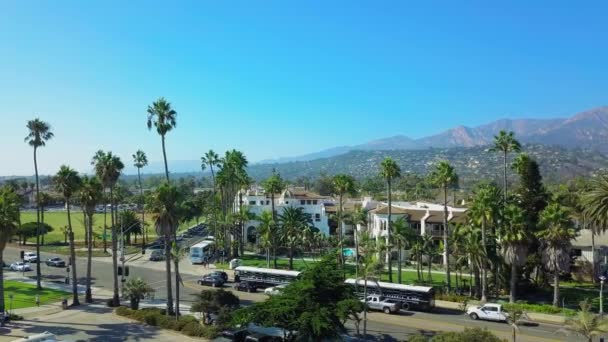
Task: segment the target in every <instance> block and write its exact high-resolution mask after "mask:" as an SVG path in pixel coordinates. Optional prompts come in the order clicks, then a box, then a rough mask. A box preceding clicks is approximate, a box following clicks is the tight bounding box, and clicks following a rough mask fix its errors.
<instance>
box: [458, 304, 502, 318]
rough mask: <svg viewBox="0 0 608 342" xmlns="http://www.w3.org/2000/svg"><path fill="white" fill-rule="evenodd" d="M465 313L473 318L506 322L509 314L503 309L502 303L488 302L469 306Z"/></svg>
mask: <svg viewBox="0 0 608 342" xmlns="http://www.w3.org/2000/svg"><path fill="white" fill-rule="evenodd" d="M467 315H469V317H471V319H473V320H478V319H484V320H488V321H497V322H506V321H507V319H508V318H509V314H508V313H507V312H505V311H504V310H503V308H502V305H500V304H490V303H486V304H484V305H483V306H475V307H472V308H469V309H468V310H467Z"/></svg>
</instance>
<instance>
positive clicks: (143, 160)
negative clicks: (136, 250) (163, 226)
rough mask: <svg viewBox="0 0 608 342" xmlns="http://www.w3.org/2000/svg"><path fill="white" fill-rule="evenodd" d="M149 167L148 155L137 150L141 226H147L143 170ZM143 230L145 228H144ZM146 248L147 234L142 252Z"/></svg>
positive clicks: (134, 158) (136, 164) (144, 236)
mask: <svg viewBox="0 0 608 342" xmlns="http://www.w3.org/2000/svg"><path fill="white" fill-rule="evenodd" d="M146 165H148V158H147V157H146V153H145V152H144V151H142V150H137V152H135V154H134V155H133V166H135V167H136V168H137V181H138V183H139V197H140V206H141V208H140V209H141V224H142V225H145V224H146V211H145V210H144V188H143V187H142V186H141V169H142V168H143V167H144V166H146ZM142 228H143V227H142ZM145 248H146V234H142V236H141V250H142V251H143V250H144V249H145Z"/></svg>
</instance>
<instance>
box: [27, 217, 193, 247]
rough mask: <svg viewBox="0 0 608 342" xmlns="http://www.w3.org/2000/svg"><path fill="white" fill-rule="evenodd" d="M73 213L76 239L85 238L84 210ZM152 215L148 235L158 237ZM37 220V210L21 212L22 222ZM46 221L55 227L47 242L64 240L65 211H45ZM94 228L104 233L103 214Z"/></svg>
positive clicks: (95, 218) (149, 220)
mask: <svg viewBox="0 0 608 342" xmlns="http://www.w3.org/2000/svg"><path fill="white" fill-rule="evenodd" d="M71 214H72V228H73V229H74V239H76V240H84V223H83V222H84V217H83V215H82V211H73V212H71ZM151 217H152V216H151V215H146V225H147V229H148V236H149V237H150V238H151V239H152V238H156V231H155V229H154V226H153V224H152V220H151ZM106 219H107V225H108V227H109V226H110V215H109V213H108V215H107V218H106ZM27 222H36V212H35V211H26V212H22V213H21V223H27ZM44 222H45V223H47V224H48V225H50V226H51V227H53V231H52V232H50V233H49V234H47V235H46V237H45V243H49V242H56V241H63V240H64V235H63V233H62V232H61V228H62V227H66V226H67V225H68V218H67V214H66V212H65V211H52V212H45V213H44ZM193 223H194V222H187V223H184V224H182V225H180V230H182V229H185V228H187V227H190V226H192V224H193ZM93 230H94V231H95V232H96V233H97V234H102V233H103V214H95V216H93ZM108 239H110V233H109V229H108ZM33 241H34V239H30V240H28V243H32V242H33Z"/></svg>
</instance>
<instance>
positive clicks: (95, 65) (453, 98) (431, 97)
mask: <svg viewBox="0 0 608 342" xmlns="http://www.w3.org/2000/svg"><path fill="white" fill-rule="evenodd" d="M607 4H608V3H606V2H605V1H597V2H595V3H593V2H591V1H590V2H584V3H581V2H574V1H535V2H534V4H533V5H530V2H527V1H525V2H524V1H522V2H519V3H518V2H515V1H506V2H502V4H498V3H497V2H494V1H479V2H467V1H445V2H433V1H419V2H414V1H394V2H391V1H298V2H296V1H192V2H183V1H164V2H153V1H95V2H93V1H2V2H0V44H1V45H0V101H1V103H2V105H1V106H0V117H1V118H2V133H1V134H0V147H1V151H2V152H1V153H0V174H2V175H7V174H21V175H30V174H32V173H33V171H32V169H33V165H32V161H31V149H30V148H29V147H28V146H27V145H26V144H24V143H23V138H24V136H25V135H26V133H27V132H26V129H25V123H26V121H27V120H28V119H31V118H34V117H40V118H41V119H43V120H45V121H48V122H50V123H51V125H52V126H53V130H54V132H55V134H56V138H55V139H53V141H51V142H49V144H48V146H47V147H46V148H44V150H43V151H41V157H40V164H41V167H40V168H41V171H42V172H43V173H49V172H53V173H54V172H55V171H56V170H57V169H58V167H59V165H60V164H61V163H67V164H69V165H71V166H73V167H75V168H77V169H78V170H80V171H89V170H90V167H89V165H88V162H89V160H90V157H91V156H92V154H93V153H94V151H96V150H98V149H100V148H101V149H105V150H112V151H114V152H115V153H118V154H119V155H120V156H122V157H123V159H125V160H126V161H127V162H128V163H129V164H130V163H131V154H133V152H134V151H135V150H137V149H138V148H142V149H144V150H145V151H146V152H147V153H148V155H149V159H150V160H160V159H161V150H160V139H159V137H158V136H157V135H156V134H155V133H152V132H148V130H147V128H146V126H145V121H146V108H147V105H148V104H150V103H151V102H152V101H154V100H155V99H157V98H158V97H159V96H165V97H166V98H168V99H169V100H170V101H171V102H172V103H173V105H174V108H175V109H176V110H177V112H178V113H179V114H178V126H177V128H176V130H174V131H173V132H171V133H170V134H169V135H168V137H167V147H168V155H169V159H173V160H190V159H198V158H199V157H200V155H201V154H202V153H203V152H204V151H206V150H208V149H210V148H213V149H215V150H216V151H218V152H220V153H223V151H224V150H226V149H229V148H236V149H240V150H242V151H244V152H245V153H246V155H247V156H248V157H249V159H250V160H251V161H256V160H261V159H267V158H275V157H281V156H292V155H299V154H303V153H308V152H314V151H317V150H320V149H324V148H328V147H333V146H337V145H350V144H358V143H362V142H365V141H368V140H371V139H375V138H381V137H386V136H391V135H396V134H404V135H408V136H411V137H421V136H425V135H429V134H433V133H438V132H440V131H442V130H444V129H447V128H450V127H452V126H455V125H458V124H464V125H471V126H474V125H477V124H482V123H485V122H488V121H491V120H493V119H496V118H502V117H513V118H514V117H538V118H542V117H561V116H569V115H572V114H574V113H576V112H578V111H582V110H585V109H589V108H592V107H596V106H599V105H605V104H607V103H608V101H607V96H608V91H607V90H608V89H607V84H608V83H607V80H608V39H607V37H608V29H607V28H608V25H607V24H606V13H608V5H607ZM583 6H585V7H583Z"/></svg>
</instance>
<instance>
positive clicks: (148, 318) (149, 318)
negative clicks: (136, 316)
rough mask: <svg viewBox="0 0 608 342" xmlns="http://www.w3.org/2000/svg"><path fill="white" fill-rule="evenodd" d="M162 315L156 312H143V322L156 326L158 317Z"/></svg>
mask: <svg viewBox="0 0 608 342" xmlns="http://www.w3.org/2000/svg"><path fill="white" fill-rule="evenodd" d="M159 317H164V316H161V315H159V314H158V312H146V313H145V314H144V322H145V323H146V324H148V325H152V326H157V325H158V318H159Z"/></svg>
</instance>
